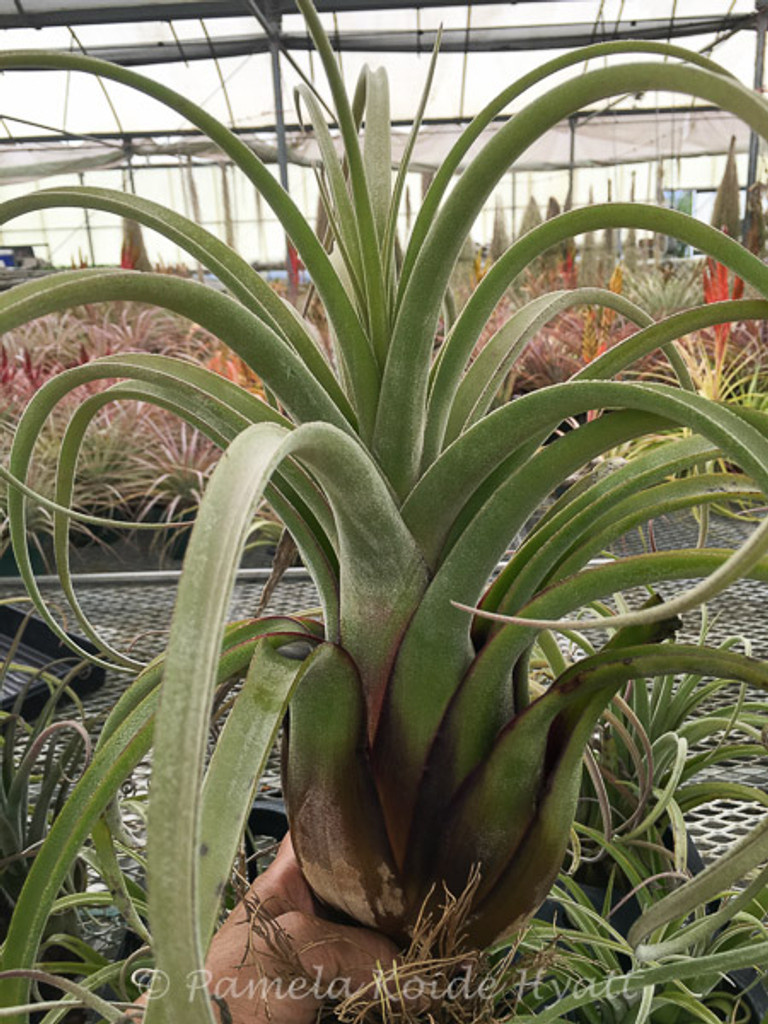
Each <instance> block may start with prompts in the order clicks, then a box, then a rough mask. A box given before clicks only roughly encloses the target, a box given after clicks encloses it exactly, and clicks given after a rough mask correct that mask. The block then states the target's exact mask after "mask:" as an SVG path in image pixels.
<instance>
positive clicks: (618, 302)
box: [424, 288, 768, 464]
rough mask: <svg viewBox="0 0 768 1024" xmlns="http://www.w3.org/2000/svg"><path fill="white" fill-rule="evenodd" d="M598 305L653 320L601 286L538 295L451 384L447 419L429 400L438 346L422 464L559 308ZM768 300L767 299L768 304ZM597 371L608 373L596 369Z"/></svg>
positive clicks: (488, 397)
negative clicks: (453, 386) (454, 385)
mask: <svg viewBox="0 0 768 1024" xmlns="http://www.w3.org/2000/svg"><path fill="white" fill-rule="evenodd" d="M593 304H595V305H602V306H604V307H606V308H608V309H613V310H615V311H616V312H617V313H620V314H621V315H622V316H625V317H627V319H629V320H632V321H634V323H636V324H640V325H641V326H643V327H648V326H650V325H651V324H652V323H653V319H652V317H650V316H649V315H648V314H647V313H645V312H644V311H643V310H642V309H641V308H640V307H639V306H637V305H635V303H634V302H630V301H629V299H627V298H625V297H624V296H623V295H617V294H615V293H614V292H611V291H608V290H607V289H605V288H573V289H570V290H567V291H559V292H548V293H547V294H545V295H540V296H538V297H537V298H535V299H533V300H532V301H531V302H529V303H527V304H526V305H525V306H523V308H522V309H519V310H517V311H516V312H515V313H513V314H512V316H511V317H510V318H509V319H508V320H507V322H506V323H505V324H504V326H503V327H500V328H499V330H498V331H496V333H495V334H494V335H493V337H492V338H490V339H489V340H488V342H487V344H486V345H485V346H484V348H483V350H482V351H481V352H480V354H479V355H478V356H477V358H476V359H475V360H474V362H473V363H472V365H471V366H470V367H469V369H468V370H467V371H466V373H464V375H463V378H462V380H461V383H460V384H459V385H458V387H457V388H456V389H455V397H454V398H453V401H452V402H451V403H450V407H449V408H448V407H447V403H446V409H445V413H447V421H446V417H445V413H443V415H440V414H441V412H442V410H439V409H434V410H433V408H432V405H433V402H436V401H439V399H437V398H436V397H435V396H436V395H438V396H439V395H440V394H441V392H442V391H443V390H444V389H442V388H441V381H440V374H441V371H442V369H443V365H444V363H445V360H446V359H447V358H448V356H447V353H448V352H450V350H451V347H450V338H449V339H448V340H447V341H446V342H445V344H444V345H443V347H442V348H441V350H440V352H441V353H446V355H445V356H444V357H443V358H441V359H440V361H439V363H438V369H437V374H436V377H435V381H434V387H433V391H432V394H431V395H430V408H429V411H428V416H429V422H428V426H427V433H426V435H425V440H424V446H425V447H424V460H425V464H428V463H429V462H431V461H432V452H433V450H434V449H433V446H432V444H433V439H434V444H437V443H440V447H441V448H442V447H445V446H446V445H448V444H450V443H451V442H452V441H454V440H455V439H456V437H458V435H459V434H460V433H462V431H463V430H465V429H466V428H467V427H469V426H471V425H472V424H473V423H475V422H477V420H479V419H481V418H482V417H483V416H484V415H485V414H486V413H487V412H488V409H489V408H490V406H491V402H492V401H493V399H494V397H495V395H496V392H497V391H498V389H499V387H500V385H501V383H502V381H503V379H504V377H505V376H506V374H507V373H508V372H509V370H510V368H511V366H512V364H513V363H514V361H515V360H516V359H517V357H518V356H519V355H520V354H521V352H522V351H523V349H524V348H525V346H526V345H527V344H528V342H529V341H530V340H531V338H533V337H534V336H535V335H536V334H537V333H538V332H539V331H540V330H541V328H542V327H543V326H544V325H545V324H546V323H548V322H549V321H550V320H552V319H553V318H554V317H555V316H557V314H558V313H561V312H563V310H566V309H570V308H571V307H573V306H586V305H593ZM767 305H768V304H767ZM597 376H606V377H607V376H613V375H612V374H598V375H597ZM441 420H442V422H443V423H444V424H445V436H444V438H443V439H442V440H441V441H439V438H438V434H439V430H440V426H441Z"/></svg>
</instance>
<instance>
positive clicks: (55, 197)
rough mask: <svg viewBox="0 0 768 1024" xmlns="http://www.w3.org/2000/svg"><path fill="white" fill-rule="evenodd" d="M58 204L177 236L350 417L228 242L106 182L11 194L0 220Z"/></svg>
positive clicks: (331, 381) (286, 308) (319, 357)
mask: <svg viewBox="0 0 768 1024" xmlns="http://www.w3.org/2000/svg"><path fill="white" fill-rule="evenodd" d="M62 206H65V207H66V206H75V207H83V208H85V209H91V210H106V211H107V212H109V213H114V214H117V215H119V216H121V217H128V218H130V219H132V220H135V221H138V222H139V223H140V224H143V225H144V226H145V227H149V228H152V229H153V230H155V231H158V232H159V233H160V234H162V235H164V236H165V237H166V238H169V239H170V240H171V241H173V242H176V243H177V244H178V245H180V246H181V247H182V248H183V249H185V250H186V251H187V252H188V253H189V254H190V255H191V256H194V257H195V259H197V260H199V261H200V262H201V263H202V264H203V265H204V266H206V267H207V268H208V269H209V270H210V271H211V272H212V273H214V274H215V275H216V276H217V277H218V279H219V280H220V281H221V283H222V284H223V285H225V287H227V288H228V289H229V291H230V292H231V293H232V294H233V295H234V296H235V297H236V298H238V299H240V301H241V302H242V303H243V305H245V306H246V307H247V308H248V309H250V310H251V312H252V313H255V314H256V315H257V316H258V317H259V318H260V319H262V320H263V321H264V323H265V324H266V325H267V326H268V327H269V328H271V329H272V330H273V331H275V333H277V334H280V335H281V336H282V337H284V338H285V340H286V341H288V342H289V343H290V345H291V347H292V348H293V349H294V350H295V351H296V352H297V353H298V355H299V356H300V357H301V359H302V360H303V361H304V363H305V364H306V366H307V368H308V369H309V370H311V372H312V374H313V375H314V377H315V378H316V379H317V380H318V381H319V383H321V384H322V386H323V387H324V388H325V390H326V391H327V392H328V394H329V396H330V397H331V398H332V399H333V401H334V402H335V403H336V404H337V405H338V407H339V409H340V410H341V411H342V412H343V413H344V415H345V416H346V418H347V419H348V420H350V421H351V422H353V421H354V413H353V411H352V409H351V407H350V405H349V401H348V400H347V397H346V395H345V394H344V392H343V391H342V389H341V387H340V386H339V383H338V381H337V380H336V378H335V377H334V375H333V372H332V370H331V368H330V367H329V366H328V363H327V362H326V360H325V358H324V356H323V354H322V352H321V351H320V349H319V348H318V346H317V343H316V342H315V340H314V338H313V337H312V335H311V334H310V333H309V331H308V330H307V327H306V325H305V324H304V323H303V322H302V320H301V319H300V318H299V316H298V314H297V313H296V310H295V309H294V308H293V306H291V305H290V303H288V302H285V301H284V300H283V299H281V298H280V296H279V295H278V294H277V292H276V291H275V290H274V289H273V288H270V286H269V285H268V284H267V283H266V281H265V280H264V279H263V278H262V277H261V275H260V274H258V273H257V272H256V271H255V270H254V269H253V267H251V265H250V264H249V263H248V262H247V261H246V260H244V259H243V258H242V257H241V256H238V254H237V253H236V252H235V251H234V250H233V249H232V248H231V247H230V246H229V245H226V244H225V243H224V242H222V241H220V240H219V239H218V238H216V236H215V235H212V234H211V233H210V232H209V231H206V230H205V229H204V228H201V227H200V226H199V225H197V224H195V223H194V222H193V221H190V220H188V219H187V218H186V217H183V216H181V214H178V213H176V212H174V211H173V210H170V209H168V208H167V207H164V206H161V205H160V204H159V203H154V202H152V201H151V200H148V199H144V198H142V197H141V196H135V195H131V194H128V193H125V192H117V191H115V190H113V189H106V188H75V187H72V188H56V189H42V190H40V191H39V192H32V193H30V194H28V195H25V196H19V197H17V198H15V199H10V200H8V201H7V202H5V203H0V224H5V223H7V222H8V221H9V220H12V219H13V218H14V217H18V216H21V215H22V214H25V213H29V212H31V211H34V210H44V209H50V208H57V207H62Z"/></svg>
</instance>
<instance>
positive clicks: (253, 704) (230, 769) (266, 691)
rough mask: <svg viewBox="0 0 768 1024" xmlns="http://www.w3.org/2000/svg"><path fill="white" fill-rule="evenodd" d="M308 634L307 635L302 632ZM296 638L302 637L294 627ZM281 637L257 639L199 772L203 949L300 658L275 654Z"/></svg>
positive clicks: (200, 894)
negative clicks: (202, 771) (206, 762)
mask: <svg viewBox="0 0 768 1024" xmlns="http://www.w3.org/2000/svg"><path fill="white" fill-rule="evenodd" d="M304 635H309V634H304ZM294 636H295V637H296V638H300V637H301V636H302V634H301V633H299V632H298V631H297V632H296V633H295V634H294ZM286 639H290V638H285V637H282V638H281V637H279V636H278V637H270V636H267V637H265V638H264V639H262V640H260V641H259V642H258V644H257V645H256V649H255V651H254V653H253V658H252V659H251V664H250V665H249V666H248V674H247V675H246V677H245V682H244V683H243V687H242V689H241V691H240V693H239V694H238V695H237V698H236V700H235V703H234V704H233V706H232V709H231V711H230V712H229V715H228V716H227V720H226V723H225V725H224V729H223V730H222V733H221V735H220V737H219V739H218V741H217V743H216V746H215V748H214V751H213V755H212V757H211V761H210V764H209V765H208V771H207V772H206V775H205V781H204V784H203V793H202V808H201V813H200V847H199V850H200V877H199V884H198V894H199V895H198V901H199V902H198V908H199V911H198V922H199V929H200V943H201V945H202V947H203V949H205V948H207V946H208V943H209V942H210V939H211V935H212V933H213V930H214V927H215V925H216V919H217V916H218V910H219V906H220V903H221V897H222V893H223V891H224V887H225V885H226V883H227V881H228V879H229V877H230V873H231V865H232V862H233V860H234V859H235V854H236V852H237V846H238V843H239V842H240V837H241V836H242V834H243V829H244V827H245V823H246V821H247V819H248V813H249V811H250V809H251V805H252V803H253V797H254V793H255V791H256V787H257V785H258V783H259V779H260V778H261V776H262V774H263V772H264V767H265V765H266V762H267V758H268V756H269V753H270V751H271V750H272V748H273V747H274V744H275V740H276V738H277V731H278V729H279V727H280V722H281V720H282V717H283V714H284V712H285V709H286V707H287V704H288V701H289V699H290V696H291V693H292V691H293V686H294V683H295V682H296V675H297V673H298V671H299V668H300V662H297V661H292V660H291V659H289V658H286V657H284V656H283V655H281V654H280V651H279V647H277V649H275V648H276V646H277V644H278V642H279V643H280V644H283V643H285V640H286Z"/></svg>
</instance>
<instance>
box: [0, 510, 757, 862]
mask: <svg viewBox="0 0 768 1024" xmlns="http://www.w3.org/2000/svg"><path fill="white" fill-rule="evenodd" d="M750 529H751V526H750V524H747V523H743V522H740V521H739V520H736V519H731V518H726V517H720V516H713V517H712V521H711V525H710V535H709V543H710V544H712V545H713V546H718V547H719V546H722V547H735V546H737V545H738V544H739V543H741V542H742V541H743V540H744V539H746V537H747V536H748V534H749V531H750ZM697 532H698V525H697V523H696V522H695V520H694V519H693V517H692V516H691V515H690V514H689V515H687V516H680V515H677V516H669V517H664V518H663V519H662V520H659V521H657V522H656V523H655V525H654V529H653V534H652V542H651V543H652V546H655V547H656V548H658V549H662V548H663V549H673V548H681V547H685V546H689V545H691V544H694V543H695V541H696V536H697ZM648 547H649V538H648V534H647V532H646V533H644V534H641V533H640V532H639V531H638V532H635V533H633V534H628V535H626V536H625V537H623V538H621V540H620V541H619V542H618V543H617V544H616V545H615V546H614V548H615V551H616V553H617V554H622V555H626V554H633V553H637V552H640V551H642V550H647V549H648ZM267 575H268V573H267V572H265V571H262V572H259V571H256V570H251V571H250V572H249V573H247V574H243V575H241V576H240V577H239V578H238V580H237V582H236V584H235V588H234V593H233V596H232V601H231V605H230V611H229V617H230V619H232V620H234V619H238V618H246V617H248V616H250V615H253V614H255V613H256V611H257V609H258V606H259V599H260V596H261V592H262V587H263V585H264V582H265V579H266V576H267ZM172 577H173V574H167V573H166V574H164V575H154V576H153V575H152V574H147V576H146V577H144V578H142V581H134V580H132V579H131V578H130V576H129V575H128V574H126V575H125V576H124V577H123V578H120V579H118V578H113V577H110V576H108V575H104V576H102V577H101V578H100V579H99V580H98V582H96V581H94V580H92V579H89V580H88V581H87V582H85V583H81V584H79V585H78V586H77V588H76V589H77V593H78V598H79V601H80V604H81V607H82V610H83V612H84V613H85V614H86V615H87V616H88V618H89V619H90V620H91V622H92V623H93V625H94V626H95V627H96V628H97V629H98V631H99V632H100V634H101V635H102V636H103V638H104V640H106V641H107V642H108V643H110V644H111V645H113V646H115V647H118V648H119V649H121V650H124V651H128V650H129V651H130V652H131V653H132V654H134V655H136V656H138V657H140V658H142V659H147V660H148V659H150V658H151V657H153V656H155V655H156V654H158V653H160V652H161V651H162V650H163V649H164V647H165V644H166V641H167V637H168V631H169V628H170V623H171V616H172V613H173V607H174V601H175V594H176V585H177V580H176V579H175V578H172ZM690 585H691V583H690V581H687V582H679V583H678V582H675V583H664V584H661V585H660V586H659V587H658V588H657V590H658V591H659V592H660V594H661V595H662V596H663V597H666V598H668V597H671V596H672V595H673V594H674V593H675V592H678V591H679V590H681V589H684V588H686V587H688V586H690ZM42 590H43V593H44V594H45V595H46V597H47V598H48V599H49V600H51V601H52V602H53V603H54V605H57V606H58V610H59V612H61V614H62V621H63V622H64V623H65V625H66V626H67V628H69V629H71V630H73V631H75V632H77V623H76V622H74V621H73V617H72V613H71V611H69V612H66V611H65V610H64V607H63V605H62V604H59V600H60V599H59V600H57V594H59V593H60V592H59V591H58V587H57V585H56V584H46V585H43V587H42ZM12 594H19V595H21V594H22V591H21V589H20V585H19V584H18V582H17V583H15V584H14V583H13V582H11V581H7V580H0V598H4V597H7V596H11V595H12ZM644 596H645V594H644V592H642V591H640V592H638V594H637V595H636V597H637V599H638V600H641V599H642V598H643V597H644ZM317 603H318V597H317V593H316V590H315V588H314V586H313V584H312V582H311V580H310V578H309V577H308V575H307V574H306V573H304V572H303V571H302V570H290V571H289V574H288V575H287V576H286V577H284V578H283V580H282V581H281V582H280V584H279V585H278V587H277V588H276V590H275V592H274V594H273V595H272V598H271V600H270V602H269V604H268V606H267V609H266V610H267V611H269V612H272V613H280V614H296V613H297V612H300V611H304V610H307V609H310V608H313V607H316V606H317ZM767 612H768V586H766V585H764V584H762V583H757V582H754V581H750V580H742V581H739V582H737V583H735V584H733V585H732V586H731V587H730V588H729V589H728V591H727V593H725V594H722V595H720V596H719V597H717V598H715V599H713V600H712V601H711V602H709V604H708V607H707V620H708V628H707V642H708V643H709V644H712V645H716V644H718V643H721V642H722V641H724V640H725V639H726V638H729V637H732V636H734V635H737V634H739V633H740V632H742V633H744V634H745V635H744V637H743V640H742V641H741V643H740V644H739V645H738V649H743V650H747V651H748V652H749V653H751V654H752V655H753V656H755V657H758V658H768V613H767ZM683 622H684V625H683V629H682V630H681V631H680V633H679V634H678V639H679V640H681V641H690V642H696V641H698V639H699V636H700V632H701V628H702V623H701V614H700V613H699V612H693V613H689V614H687V615H685V616H684V617H683ZM129 680H130V676H126V675H123V674H121V673H118V672H110V673H108V676H107V682H106V684H105V685H104V686H103V687H102V688H101V689H100V690H99V691H97V692H96V693H94V694H92V695H90V696H89V697H88V698H87V700H86V710H87V714H88V717H89V719H90V720H91V721H92V722H94V723H95V724H96V723H98V722H99V721H100V720H103V718H104V717H105V716H106V714H107V713H108V712H109V711H110V710H111V709H112V707H113V706H114V704H115V701H116V700H117V698H118V696H119V694H120V693H121V692H122V691H123V689H124V688H125V686H126V685H127V682H128V681H129ZM739 693H740V686H739V685H738V684H733V685H729V686H724V687H722V688H721V689H720V690H719V691H718V693H717V694H716V695H715V696H714V697H712V698H710V699H709V700H708V701H707V702H706V703H704V704H703V705H702V706H701V708H700V712H699V713H703V714H714V713H717V711H718V710H719V709H722V708H723V707H725V706H727V705H729V704H733V703H734V701H736V700H737V699H738V697H739ZM762 698H763V694H762V693H760V692H759V691H751V690H749V689H748V690H747V699H748V700H751V701H758V700H762ZM734 740H736V741H738V735H736V736H734V735H732V736H730V737H729V742H734ZM707 742H708V743H709V744H710V745H712V744H714V743H716V742H717V739H716V738H715V739H710V740H709V741H707ZM744 742H745V743H746V742H747V737H744ZM149 774H150V766H149V762H144V763H143V764H142V765H140V766H139V768H138V769H137V771H136V773H135V774H134V778H133V780H132V782H131V783H130V784H129V785H128V786H127V787H126V788H127V790H128V791H130V789H131V788H134V789H136V790H138V791H145V790H146V787H147V784H148V779H149ZM701 778H702V779H717V780H718V781H721V780H722V781H728V782H740V783H745V784H748V785H751V786H757V787H759V788H760V789H762V790H763V791H768V751H766V755H765V757H762V756H758V755H754V754H752V755H749V756H747V757H743V758H742V757H738V756H736V757H733V758H729V759H728V760H727V761H725V762H721V763H720V764H719V765H717V766H715V767H712V768H706V769H704V771H703V772H702V773H701ZM279 787H280V779H279V764H278V759H277V757H273V758H272V759H271V761H270V764H269V766H268V768H267V772H266V773H265V776H264V778H263V780H262V794H263V795H267V796H279V794H280V788H279ZM765 813H766V809H765V808H763V807H762V806H761V805H760V804H757V803H754V804H753V803H745V802H736V801H715V802H714V804H712V805H705V806H703V807H700V808H698V809H697V810H695V811H693V812H691V814H690V816H689V821H690V825H691V831H692V834H693V835H694V836H695V838H696V841H697V843H698V845H699V847H700V849H701V852H702V855H703V856H704V858H705V860H709V859H712V858H713V857H715V856H717V855H718V854H719V853H721V852H723V850H725V849H726V848H727V847H728V846H729V845H730V843H732V842H733V841H734V840H735V839H736V838H737V837H738V836H739V835H741V834H743V829H744V828H745V827H746V826H747V824H749V823H756V822H757V821H758V820H760V819H761V818H762V816H764V814H765Z"/></svg>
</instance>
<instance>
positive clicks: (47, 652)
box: [0, 605, 106, 719]
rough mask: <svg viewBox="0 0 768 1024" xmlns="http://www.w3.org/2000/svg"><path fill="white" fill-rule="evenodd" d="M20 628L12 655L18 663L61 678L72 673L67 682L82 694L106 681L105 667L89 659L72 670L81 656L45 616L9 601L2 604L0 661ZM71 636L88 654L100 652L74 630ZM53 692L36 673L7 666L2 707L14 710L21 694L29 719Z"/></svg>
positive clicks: (0, 693) (1, 684)
mask: <svg viewBox="0 0 768 1024" xmlns="http://www.w3.org/2000/svg"><path fill="white" fill-rule="evenodd" d="M20 630H23V632H22V637H21V643H20V644H19V646H18V648H17V651H16V654H15V656H14V659H13V660H14V661H15V662H17V663H18V664H19V665H25V666H29V667H30V668H32V669H35V670H40V671H43V670H45V671H46V672H47V673H48V674H49V675H51V676H53V677H54V678H55V679H58V680H64V679H66V678H67V677H69V683H68V685H69V686H70V687H71V688H72V690H74V692H75V693H77V694H78V695H79V696H83V695H85V694H86V693H92V692H93V691H94V690H97V689H98V688H99V687H100V686H102V685H103V683H104V680H105V678H106V673H105V671H104V669H103V668H99V667H98V666H96V665H92V664H90V663H86V664H82V667H81V668H80V669H79V671H78V672H77V673H75V674H71V673H72V671H73V669H74V668H75V667H76V666H77V665H79V664H81V663H82V659H81V658H79V657H78V656H77V655H76V654H73V652H72V651H71V650H70V649H69V648H68V647H67V646H66V644H65V643H64V642H63V641H62V640H60V639H59V638H58V637H57V636H56V634H55V633H53V632H52V631H51V630H50V629H49V627H48V626H47V625H46V623H45V622H43V621H42V619H38V618H35V617H34V616H29V615H28V613H26V612H23V611H19V609H17V608H12V607H10V606H8V605H0V663H2V662H3V661H4V659H5V657H6V655H7V654H8V652H9V651H10V649H11V646H12V644H13V642H14V639H15V638H16V636H17V635H18V634H19V631H20ZM68 636H70V637H71V638H72V640H73V641H75V642H76V643H77V644H78V645H79V646H80V647H82V648H83V650H86V651H88V653H89V654H97V653H98V648H97V647H96V646H95V645H94V644H92V643H91V642H90V641H89V640H85V639H83V638H82V637H77V636H74V635H73V634H68ZM50 692H51V691H50V689H49V687H48V685H47V683H45V682H43V681H42V680H41V679H39V678H37V677H36V676H35V675H34V673H32V674H30V673H29V672H22V671H17V670H15V669H13V668H8V669H7V670H6V671H5V673H4V675H3V676H2V678H0V709H2V710H3V711H12V710H13V709H14V708H15V707H16V705H17V701H18V700H19V698H21V708H20V709H19V710H20V711H21V714H22V715H23V716H24V717H25V718H27V719H31V718H34V717H36V716H37V715H38V714H39V713H40V712H41V711H42V709H43V707H44V706H45V703H46V701H47V700H48V698H49V696H50Z"/></svg>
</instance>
